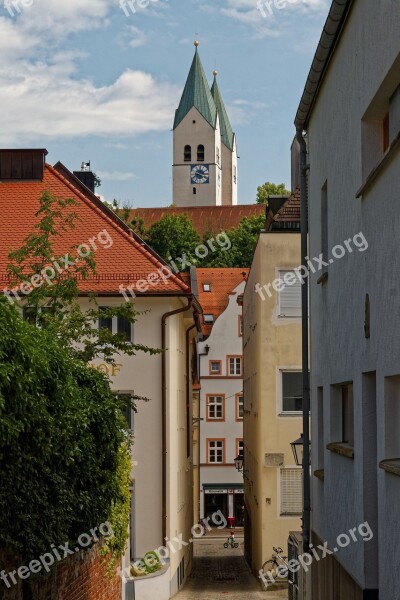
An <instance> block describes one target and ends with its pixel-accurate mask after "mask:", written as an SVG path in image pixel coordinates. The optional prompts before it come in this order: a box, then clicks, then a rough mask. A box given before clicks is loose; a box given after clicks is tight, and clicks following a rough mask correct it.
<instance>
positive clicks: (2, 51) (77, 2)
mask: <svg viewBox="0 0 400 600" xmlns="http://www.w3.org/2000/svg"><path fill="white" fill-rule="evenodd" d="M329 6H330V0H258V3H257V0H213V1H211V0H0V57H1V58H0V107H1V110H0V147H1V148H30V147H32V148H34V147H36V148H42V147H43V148H47V150H48V151H49V155H48V157H47V159H48V162H49V163H50V164H55V163H56V162H57V161H59V160H60V161H61V162H62V163H63V164H64V165H65V166H67V167H68V168H69V169H70V170H79V169H80V165H81V163H82V162H83V161H85V162H86V161H89V160H90V161H91V165H92V169H93V171H95V172H96V174H97V175H98V176H99V177H100V179H101V180H102V185H101V187H100V188H98V193H99V194H101V195H102V196H103V197H104V198H105V199H106V200H109V201H112V200H113V199H114V198H116V199H117V200H118V202H119V203H120V204H123V203H128V204H129V205H130V206H132V207H150V206H168V205H170V204H171V202H172V168H171V164H172V131H171V129H172V124H173V119H174V112H175V110H176V108H177V107H178V104H179V100H180V97H181V94H182V91H183V87H184V84H185V81H186V77H187V75H188V72H189V68H190V65H191V62H192V59H193V54H194V50H195V49H194V46H193V42H194V40H195V39H198V40H199V41H200V46H199V52H200V57H201V60H202V63H203V67H204V69H205V72H206V74H207V76H208V77H209V81H210V84H211V83H212V72H213V70H214V68H217V70H218V72H219V75H218V83H219V86H220V89H221V92H222V95H223V99H224V102H225V104H226V107H227V110H228V114H229V117H230V120H231V123H232V127H233V129H234V131H235V132H236V135H237V143H238V154H239V156H240V160H239V166H238V177H239V179H238V181H239V198H238V202H239V203H240V204H251V203H254V202H255V199H256V190H257V186H258V185H261V184H263V183H264V182H265V181H272V182H274V183H281V182H284V183H285V184H286V186H287V187H288V188H290V146H291V143H292V140H293V137H294V133H295V129H294V125H293V120H294V116H295V113H296V110H297V106H298V104H299V101H300V97H301V94H302V91H303V88H304V85H305V82H306V78H307V74H308V71H309V68H310V65H311V61H312V58H313V55H314V52H315V49H316V46H317V43H318V40H319V37H320V35H321V31H322V27H323V24H324V22H325V19H326V17H327V14H328V10H329Z"/></svg>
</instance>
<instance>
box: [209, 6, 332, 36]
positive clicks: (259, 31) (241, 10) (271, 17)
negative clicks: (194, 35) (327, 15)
mask: <svg viewBox="0 0 400 600" xmlns="http://www.w3.org/2000/svg"><path fill="white" fill-rule="evenodd" d="M224 3H225V5H224V6H223V7H220V8H216V7H215V5H212V6H211V5H208V6H207V9H208V10H209V11H211V12H219V13H220V14H222V15H223V16H225V17H227V18H229V19H233V20H235V21H238V22H240V23H243V24H244V25H247V26H249V28H251V30H252V32H253V35H254V36H255V37H256V38H264V37H278V36H281V35H285V34H286V31H287V29H286V25H287V23H288V21H289V20H290V19H291V17H292V16H293V14H294V13H295V12H301V13H303V14H304V15H308V14H310V13H311V12H316V11H321V10H322V11H327V9H328V6H329V3H330V0H224ZM278 26H279V27H278Z"/></svg>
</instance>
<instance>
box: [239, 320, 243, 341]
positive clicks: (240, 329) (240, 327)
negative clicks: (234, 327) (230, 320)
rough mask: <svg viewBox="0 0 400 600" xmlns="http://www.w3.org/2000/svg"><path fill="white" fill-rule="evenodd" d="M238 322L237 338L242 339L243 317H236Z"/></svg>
mask: <svg viewBox="0 0 400 600" xmlns="http://www.w3.org/2000/svg"><path fill="white" fill-rule="evenodd" d="M238 321H239V324H238V329H239V337H242V336H243V317H242V315H239V316H238Z"/></svg>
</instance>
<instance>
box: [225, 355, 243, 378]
mask: <svg viewBox="0 0 400 600" xmlns="http://www.w3.org/2000/svg"><path fill="white" fill-rule="evenodd" d="M241 374H242V357H241V356H228V375H230V376H236V375H241Z"/></svg>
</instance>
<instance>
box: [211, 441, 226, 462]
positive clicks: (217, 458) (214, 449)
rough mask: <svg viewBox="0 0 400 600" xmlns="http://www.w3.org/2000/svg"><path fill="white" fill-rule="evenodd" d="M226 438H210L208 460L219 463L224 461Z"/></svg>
mask: <svg viewBox="0 0 400 600" xmlns="http://www.w3.org/2000/svg"><path fill="white" fill-rule="evenodd" d="M224 446H225V440H208V462H209V463H210V464H218V463H220V464H221V463H223V462H224Z"/></svg>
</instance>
